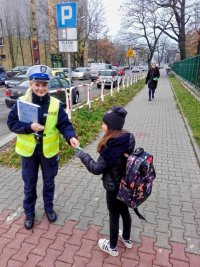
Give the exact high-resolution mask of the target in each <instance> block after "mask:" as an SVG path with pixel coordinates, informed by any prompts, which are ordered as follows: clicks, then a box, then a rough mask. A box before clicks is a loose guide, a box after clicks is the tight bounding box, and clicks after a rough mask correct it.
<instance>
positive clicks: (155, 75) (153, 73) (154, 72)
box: [145, 67, 160, 89]
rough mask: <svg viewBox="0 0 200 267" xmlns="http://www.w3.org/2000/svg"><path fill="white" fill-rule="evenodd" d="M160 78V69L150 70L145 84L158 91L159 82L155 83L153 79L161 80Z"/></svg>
mask: <svg viewBox="0 0 200 267" xmlns="http://www.w3.org/2000/svg"><path fill="white" fill-rule="evenodd" d="M159 77H160V71H159V69H158V67H156V68H154V69H153V68H150V69H149V71H148V73H147V77H146V81H145V83H146V84H147V83H148V88H151V89H156V88H157V85H158V81H154V80H153V78H159Z"/></svg>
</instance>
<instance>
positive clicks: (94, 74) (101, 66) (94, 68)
mask: <svg viewBox="0 0 200 267" xmlns="http://www.w3.org/2000/svg"><path fill="white" fill-rule="evenodd" d="M112 68H113V66H112V65H111V64H106V63H91V64H90V73H91V81H95V80H96V79H97V78H98V76H99V71H100V70H111V69H112Z"/></svg>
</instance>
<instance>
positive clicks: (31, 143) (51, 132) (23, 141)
mask: <svg viewBox="0 0 200 267" xmlns="http://www.w3.org/2000/svg"><path fill="white" fill-rule="evenodd" d="M20 99H23V97H21V98H20ZM59 103H60V101H59V100H58V99H56V98H54V97H50V104H49V108H48V114H47V118H46V123H45V127H44V132H43V134H44V136H43V154H44V156H45V157H46V158H51V157H53V156H55V155H56V154H57V153H58V151H59V131H58V129H57V128H56V125H57V121H58V111H59ZM36 144H37V142H36V140H35V137H34V134H33V133H30V134H17V142H16V147H15V151H16V153H17V154H19V155H21V156H24V157H30V156H32V155H33V153H34V150H35V147H36Z"/></svg>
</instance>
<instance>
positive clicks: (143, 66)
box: [139, 65, 149, 71]
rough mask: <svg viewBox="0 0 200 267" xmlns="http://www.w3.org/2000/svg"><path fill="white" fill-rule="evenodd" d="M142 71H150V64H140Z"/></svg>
mask: <svg viewBox="0 0 200 267" xmlns="http://www.w3.org/2000/svg"><path fill="white" fill-rule="evenodd" d="M139 68H140V71H148V70H149V67H148V65H139Z"/></svg>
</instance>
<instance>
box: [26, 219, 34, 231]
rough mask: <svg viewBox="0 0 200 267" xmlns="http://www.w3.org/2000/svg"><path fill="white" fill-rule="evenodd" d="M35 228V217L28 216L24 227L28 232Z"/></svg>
mask: <svg viewBox="0 0 200 267" xmlns="http://www.w3.org/2000/svg"><path fill="white" fill-rule="evenodd" d="M33 226H34V215H27V216H26V218H25V221H24V227H25V228H26V229H27V230H30V229H32V228H33Z"/></svg>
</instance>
